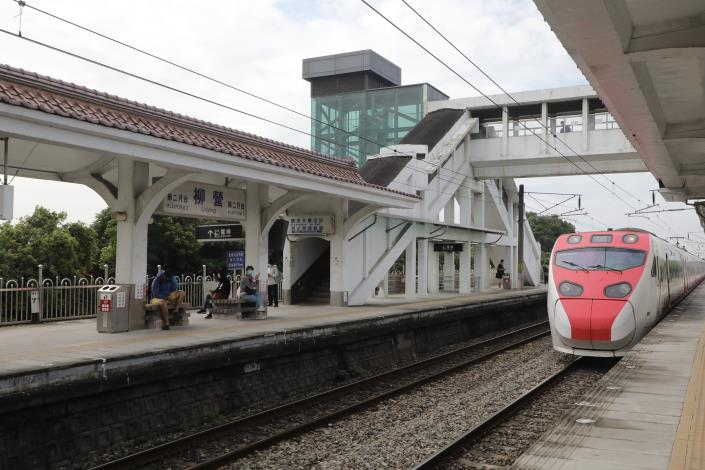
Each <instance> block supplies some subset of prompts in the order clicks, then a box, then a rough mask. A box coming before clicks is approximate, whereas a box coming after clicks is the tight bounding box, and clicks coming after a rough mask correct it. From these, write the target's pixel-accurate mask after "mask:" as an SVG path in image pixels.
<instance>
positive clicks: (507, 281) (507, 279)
mask: <svg viewBox="0 0 705 470" xmlns="http://www.w3.org/2000/svg"><path fill="white" fill-rule="evenodd" d="M502 288H503V289H511V288H512V276H511V275H509V274H505V275H504V277H503V278H502Z"/></svg>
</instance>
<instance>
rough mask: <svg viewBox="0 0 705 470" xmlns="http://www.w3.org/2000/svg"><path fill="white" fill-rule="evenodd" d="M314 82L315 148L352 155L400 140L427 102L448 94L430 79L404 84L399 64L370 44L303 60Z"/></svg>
mask: <svg viewBox="0 0 705 470" xmlns="http://www.w3.org/2000/svg"><path fill="white" fill-rule="evenodd" d="M302 77H303V79H304V80H306V81H308V82H310V83H311V115H312V116H313V117H314V118H315V119H314V120H313V121H312V122H311V134H312V135H313V136H312V137H311V149H312V150H315V151H318V152H321V153H324V154H327V155H333V156H337V157H348V156H349V157H353V158H355V159H356V160H357V162H358V165H359V166H362V164H363V163H364V162H365V160H366V157H367V155H374V154H378V153H379V151H380V148H381V147H383V146H387V145H395V144H398V143H399V142H400V141H401V140H402V139H403V138H404V136H405V135H406V134H407V133H408V132H409V131H410V130H411V129H413V127H414V126H415V125H416V124H418V123H419V122H420V121H421V119H422V118H423V117H424V116H425V115H426V114H427V112H428V102H429V101H438V100H447V99H448V96H446V95H445V94H444V93H442V92H441V91H439V90H438V89H436V88H434V87H433V86H431V85H429V84H428V83H420V84H415V85H403V86H402V85H401V68H399V67H398V66H397V65H395V64H394V63H392V62H390V61H389V60H387V59H385V58H384V57H382V56H381V55H379V54H377V53H376V52H374V51H372V50H369V49H368V50H363V51H354V52H346V53H342V54H334V55H327V56H321V57H313V58H309V59H304V60H303V67H302Z"/></svg>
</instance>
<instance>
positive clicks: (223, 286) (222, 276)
mask: <svg viewBox="0 0 705 470" xmlns="http://www.w3.org/2000/svg"><path fill="white" fill-rule="evenodd" d="M208 292H209V293H208V295H207V296H206V301H205V302H204V304H203V308H202V309H200V310H199V311H198V313H205V312H206V311H207V310H208V309H212V308H213V300H219V299H227V298H228V297H230V279H228V270H227V269H226V268H223V269H221V270H220V272H219V273H218V286H217V287H216V288H215V290H209V291H208ZM205 318H206V319H208V320H210V319H211V318H213V311H212V310H211V311H210V312H208V315H206V316H205Z"/></svg>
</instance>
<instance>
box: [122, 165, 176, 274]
mask: <svg viewBox="0 0 705 470" xmlns="http://www.w3.org/2000/svg"><path fill="white" fill-rule="evenodd" d="M148 180H149V166H148V165H147V164H146V163H135V162H134V161H133V160H129V159H123V158H120V159H118V197H117V205H116V206H115V207H112V208H111V210H112V211H113V213H114V214H115V217H116V218H117V220H118V222H117V256H116V260H115V282H117V283H119V284H144V282H145V277H146V274H147V223H146V222H144V223H140V224H138V223H137V221H136V219H137V217H136V214H135V200H136V197H137V196H138V195H139V194H140V193H141V192H142V191H144V189H146V187H147V183H148ZM162 262H163V263H166V262H168V260H163V261H162Z"/></svg>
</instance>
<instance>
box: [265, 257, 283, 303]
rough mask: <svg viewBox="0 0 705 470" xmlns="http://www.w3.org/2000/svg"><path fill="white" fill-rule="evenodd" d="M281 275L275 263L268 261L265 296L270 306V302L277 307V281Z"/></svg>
mask: <svg viewBox="0 0 705 470" xmlns="http://www.w3.org/2000/svg"><path fill="white" fill-rule="evenodd" d="M281 277H282V276H281V273H280V272H279V268H278V267H277V265H276V264H274V263H273V262H271V261H270V263H269V265H268V266H267V297H268V298H269V306H270V307H271V306H272V303H274V306H275V307H279V281H281Z"/></svg>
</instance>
